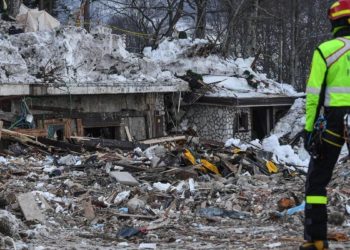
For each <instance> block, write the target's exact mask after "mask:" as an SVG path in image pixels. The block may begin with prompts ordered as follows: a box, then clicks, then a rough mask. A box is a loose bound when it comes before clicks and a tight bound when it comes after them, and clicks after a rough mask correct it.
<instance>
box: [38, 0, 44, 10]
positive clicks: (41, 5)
mask: <svg viewBox="0 0 350 250" xmlns="http://www.w3.org/2000/svg"><path fill="white" fill-rule="evenodd" d="M43 9H45V4H44V0H39V10H43Z"/></svg>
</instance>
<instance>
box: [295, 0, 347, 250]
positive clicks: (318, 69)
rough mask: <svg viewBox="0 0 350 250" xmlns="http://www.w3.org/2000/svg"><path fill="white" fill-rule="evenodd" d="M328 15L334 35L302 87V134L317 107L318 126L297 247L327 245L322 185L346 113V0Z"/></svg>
mask: <svg viewBox="0 0 350 250" xmlns="http://www.w3.org/2000/svg"><path fill="white" fill-rule="evenodd" d="M328 18H329V19H330V22H331V24H332V33H333V36H334V39H332V40H330V41H327V42H324V43H322V44H321V45H320V46H318V47H317V48H316V50H315V52H314V55H313V59H312V65H311V73H310V77H309V80H308V84H307V90H306V93H307V98H306V125H305V130H306V132H307V133H308V134H310V133H312V132H315V131H316V128H317V127H316V125H317V124H318V123H317V122H318V121H319V120H320V119H319V117H320V116H319V115H320V114H322V113H323V116H324V120H322V119H321V120H322V124H323V126H324V127H323V130H322V131H323V132H322V133H320V134H319V135H322V136H320V137H319V141H318V143H316V144H315V145H316V146H315V148H314V150H313V152H312V157H311V161H310V165H309V170H308V174H307V180H306V186H305V196H306V197H305V200H306V201H305V202H306V205H305V231H304V237H305V240H306V242H305V243H304V244H302V245H301V246H300V249H301V250H306V249H308V250H311V249H312V250H321V249H328V241H327V207H326V205H327V193H326V186H327V185H328V183H329V181H330V180H331V177H332V173H333V169H334V166H335V164H336V162H337V159H338V157H339V154H340V151H341V148H342V146H343V144H344V142H345V140H344V116H345V114H347V113H350V0H338V1H336V2H335V3H334V4H333V5H332V6H331V7H330V8H329V10H328ZM318 131H319V130H318ZM307 138H312V137H307ZM316 139H317V138H316Z"/></svg>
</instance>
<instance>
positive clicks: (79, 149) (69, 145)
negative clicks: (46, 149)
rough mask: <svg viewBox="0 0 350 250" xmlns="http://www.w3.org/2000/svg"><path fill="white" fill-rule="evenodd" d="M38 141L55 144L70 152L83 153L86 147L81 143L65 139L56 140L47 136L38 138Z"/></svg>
mask: <svg viewBox="0 0 350 250" xmlns="http://www.w3.org/2000/svg"><path fill="white" fill-rule="evenodd" d="M38 141H39V142H41V143H43V144H45V145H48V146H53V147H55V148H59V149H62V150H67V151H70V152H76V153H82V152H83V151H84V149H83V148H82V147H81V146H80V145H75V144H72V143H68V142H64V141H55V140H52V139H49V138H45V137H42V138H38Z"/></svg>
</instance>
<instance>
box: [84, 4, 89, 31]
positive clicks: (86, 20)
mask: <svg viewBox="0 0 350 250" xmlns="http://www.w3.org/2000/svg"><path fill="white" fill-rule="evenodd" d="M84 28H85V29H86V31H87V32H90V0H85V4H84Z"/></svg>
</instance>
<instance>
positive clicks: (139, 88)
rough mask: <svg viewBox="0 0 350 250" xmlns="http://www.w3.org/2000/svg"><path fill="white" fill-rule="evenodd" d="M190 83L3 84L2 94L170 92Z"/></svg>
mask: <svg viewBox="0 0 350 250" xmlns="http://www.w3.org/2000/svg"><path fill="white" fill-rule="evenodd" d="M188 90H189V87H188V83H187V82H185V81H182V80H179V81H178V82H174V83H172V84H169V83H164V84H162V83H143V84H137V83H135V84H118V83H115V84H103V83H95V84H94V83H91V84H85V85H82V84H80V85H72V86H69V90H68V89H67V88H66V87H65V86H55V85H53V84H1V83H0V96H26V95H30V96H51V95H110V94H136V93H169V92H180V91H188Z"/></svg>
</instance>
